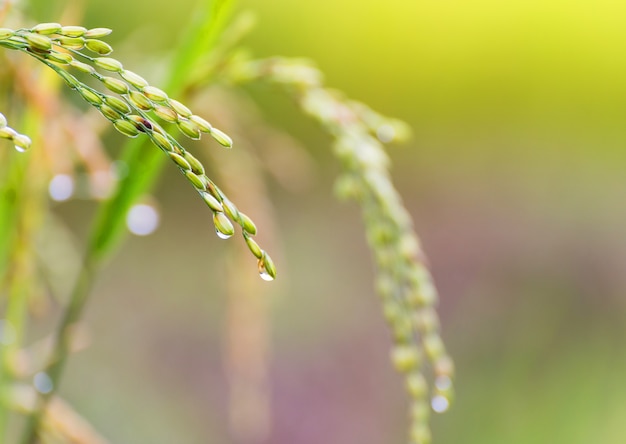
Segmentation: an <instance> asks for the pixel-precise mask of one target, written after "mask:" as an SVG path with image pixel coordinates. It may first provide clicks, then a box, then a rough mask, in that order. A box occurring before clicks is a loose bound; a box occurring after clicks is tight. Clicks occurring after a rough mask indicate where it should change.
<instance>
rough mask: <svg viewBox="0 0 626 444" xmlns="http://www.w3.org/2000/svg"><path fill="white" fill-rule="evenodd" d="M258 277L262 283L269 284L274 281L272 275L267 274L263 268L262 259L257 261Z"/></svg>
mask: <svg viewBox="0 0 626 444" xmlns="http://www.w3.org/2000/svg"><path fill="white" fill-rule="evenodd" d="M259 276H261V279H263V280H264V281H268V282H269V281H273V280H274V278H273V277H272V275H271V274H269V273H268V272H267V269H266V268H265V262H263V260H262V259H260V260H259Z"/></svg>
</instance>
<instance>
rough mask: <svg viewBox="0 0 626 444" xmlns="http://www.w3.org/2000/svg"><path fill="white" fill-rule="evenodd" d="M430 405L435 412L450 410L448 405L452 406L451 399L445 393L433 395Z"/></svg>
mask: <svg viewBox="0 0 626 444" xmlns="http://www.w3.org/2000/svg"><path fill="white" fill-rule="evenodd" d="M430 405H431V406H432V408H433V410H434V411H435V412H437V413H443V412H445V411H446V410H448V407H450V401H448V398H446V397H445V396H443V395H436V396H433V399H432V400H431V401H430Z"/></svg>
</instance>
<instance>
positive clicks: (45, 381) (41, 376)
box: [33, 372, 54, 394]
mask: <svg viewBox="0 0 626 444" xmlns="http://www.w3.org/2000/svg"><path fill="white" fill-rule="evenodd" d="M33 385H34V386H35V389H36V390H37V391H38V392H39V393H43V394H46V393H50V392H51V391H52V389H53V388H54V384H52V379H50V376H48V374H47V373H45V372H39V373H37V374H36V375H35V376H34V377H33Z"/></svg>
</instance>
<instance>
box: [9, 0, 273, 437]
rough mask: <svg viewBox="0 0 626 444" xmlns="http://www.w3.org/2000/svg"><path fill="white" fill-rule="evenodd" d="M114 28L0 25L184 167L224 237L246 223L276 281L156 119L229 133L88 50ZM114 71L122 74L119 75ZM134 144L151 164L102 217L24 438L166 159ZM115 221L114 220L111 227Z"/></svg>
mask: <svg viewBox="0 0 626 444" xmlns="http://www.w3.org/2000/svg"><path fill="white" fill-rule="evenodd" d="M228 3H229V2H217V3H216V5H217V6H216V8H215V9H216V10H219V11H222V10H224V5H226V4H228ZM209 17H210V14H209ZM205 23H206V22H205ZM218 23H220V22H219V21H218ZM204 29H206V26H205V24H201V26H199V28H198V30H199V31H202V30H204ZM110 32H111V31H110V30H109V29H106V28H96V29H90V30H88V29H85V28H83V27H80V26H61V25H59V24H57V23H43V24H40V25H37V26H35V27H34V28H30V29H18V30H15V31H14V30H10V29H6V28H0V46H3V47H5V48H8V49H14V50H21V51H23V52H26V53H28V54H29V55H31V56H33V57H34V58H36V59H37V60H39V61H40V62H42V63H43V64H45V65H47V66H48V67H50V68H51V69H52V70H54V71H55V72H56V73H57V74H58V75H59V76H60V77H61V78H62V79H63V80H64V81H65V82H66V83H67V84H68V86H70V88H72V89H74V90H76V91H77V92H78V93H79V94H80V95H81V96H82V97H83V98H84V99H85V100H86V101H87V102H88V103H89V104H90V105H92V106H94V107H95V108H97V109H98V110H99V111H100V112H101V113H102V114H103V115H104V117H106V118H107V119H109V120H110V121H111V122H113V125H114V126H115V128H116V129H117V130H118V131H119V132H121V133H122V134H124V135H126V136H128V137H130V138H135V137H137V136H139V135H140V134H145V135H146V136H148V138H149V140H150V141H151V142H152V143H153V144H154V145H156V146H157V147H158V148H160V149H161V150H162V151H164V152H165V153H166V154H167V156H168V157H169V158H170V159H171V160H172V161H173V162H174V163H175V164H176V165H177V167H178V168H179V170H180V171H181V172H182V173H183V174H184V175H185V176H186V178H187V179H188V181H189V182H190V183H191V184H192V185H193V186H194V188H195V189H196V191H197V192H198V193H199V194H200V196H201V197H202V199H203V200H204V201H205V202H206V204H207V205H208V206H209V208H210V209H211V210H212V212H213V222H214V226H215V229H216V232H217V234H218V236H219V237H221V238H229V237H231V236H232V235H233V234H234V231H235V230H234V226H233V223H235V224H238V225H239V226H240V227H241V229H242V233H243V237H244V239H245V242H246V245H247V246H248V249H249V250H250V251H251V252H252V254H253V255H254V256H255V257H256V258H257V260H258V266H259V272H260V275H261V277H262V278H264V279H265V280H272V279H274V278H275V276H276V268H275V266H274V264H273V261H272V260H271V258H270V256H269V255H268V254H267V252H265V251H264V250H263V249H261V248H260V247H259V245H258V244H257V243H256V242H255V241H254V239H253V238H252V236H253V235H255V234H256V226H255V225H254V223H253V221H252V220H251V219H250V218H249V217H247V216H246V215H245V214H244V213H242V212H240V211H239V210H238V209H237V207H236V206H235V205H234V204H233V203H232V202H231V201H230V200H229V199H228V198H227V197H226V196H225V195H224V193H223V192H222V191H221V190H220V189H219V188H218V187H217V186H216V185H215V184H214V183H213V182H212V181H211V180H210V179H209V178H208V177H207V176H206V174H205V169H204V166H203V165H202V164H201V163H200V162H199V161H198V160H197V159H196V158H195V157H194V156H192V155H191V154H190V153H189V152H188V151H186V150H185V149H184V148H183V146H182V145H181V144H180V143H179V142H178V141H177V140H176V139H175V138H174V137H172V136H171V135H170V134H169V133H168V132H166V131H165V130H164V129H163V127H162V126H161V125H159V123H157V120H156V119H155V118H158V119H160V120H162V121H164V122H165V123H173V124H175V125H176V126H177V127H178V129H179V131H180V132H181V133H182V134H183V135H185V136H188V137H190V138H191V139H199V138H200V136H201V134H202V133H208V134H210V135H211V136H212V137H213V138H214V139H215V140H216V141H217V142H219V143H220V144H221V145H224V146H226V147H229V148H230V147H231V146H232V141H231V139H230V138H229V137H228V136H227V135H226V134H224V133H223V132H222V131H220V130H218V129H216V128H213V127H212V126H211V125H210V124H209V123H208V122H207V121H206V120H204V119H202V118H201V117H199V116H197V115H194V114H193V113H192V112H191V111H190V110H189V109H188V108H187V107H186V106H185V105H183V104H182V103H180V102H178V101H176V100H174V99H171V98H169V97H168V95H167V94H166V93H165V92H164V91H162V90H160V89H158V88H156V87H153V86H151V85H149V84H148V82H146V81H145V80H144V79H143V78H142V77H141V76H139V75H137V74H135V73H133V72H131V71H129V70H126V69H124V67H123V66H122V64H121V63H120V62H119V61H117V60H115V59H112V58H108V57H92V56H89V55H88V54H86V53H83V52H81V50H83V49H87V50H88V51H91V52H92V53H95V54H96V55H99V56H105V55H108V54H109V53H110V52H111V51H112V49H111V47H110V46H109V45H108V44H107V43H105V42H104V41H102V40H100V38H102V37H105V36H106V35H108V34H109V33H110ZM202 35H203V36H206V35H207V34H206V33H203V34H202ZM208 35H209V38H206V37H203V38H198V39H196V40H195V41H194V43H196V44H195V45H191V46H192V47H193V49H194V50H195V51H196V53H195V54H190V53H189V52H187V53H186V54H185V55H186V56H187V59H185V60H186V61H187V63H186V64H181V65H178V67H177V69H176V71H175V72H174V73H173V74H172V77H171V78H172V79H173V80H175V79H177V78H180V76H182V75H183V73H184V69H183V68H184V67H185V66H186V67H189V64H190V61H191V62H193V61H196V60H197V59H198V57H199V56H200V54H201V52H202V50H206V49H207V48H206V46H207V45H210V44H212V43H213V42H214V39H215V36H216V35H217V33H216V32H213V33H208ZM196 37H197V35H196ZM198 42H200V43H198ZM81 60H82V61H81ZM69 68H73V69H75V70H76V71H78V72H79V73H83V74H87V75H90V76H92V77H94V78H96V79H97V80H99V81H100V82H101V83H102V85H103V86H104V87H106V89H108V90H109V91H110V92H112V93H115V94H116V95H113V94H110V93H103V92H100V91H98V90H96V89H94V88H92V87H90V86H88V85H86V84H85V83H83V82H82V81H80V80H79V79H78V77H76V76H75V75H73V74H71V73H70V72H69ZM101 71H105V73H104V74H103V73H102V72H101ZM109 73H115V74H118V77H114V76H112V75H110V74H109ZM9 135H10V136H11V138H12V140H13V142H14V143H16V145H17V144H18V143H22V144H24V143H25V142H24V141H22V140H21V139H20V136H19V135H18V134H12V133H9ZM133 146H134V147H135V148H134V149H133V150H131V151H130V152H131V154H130V156H131V157H130V162H129V166H133V167H136V166H138V165H139V166H141V167H144V168H146V167H147V169H144V171H143V172H144V173H145V174H144V175H143V176H141V175H140V177H139V179H138V180H131V181H130V184H129V187H128V188H122V187H123V186H124V184H123V183H122V184H121V186H120V192H118V194H117V195H116V197H115V198H114V199H113V201H112V204H111V205H109V206H107V207H105V209H104V210H103V211H102V212H101V213H100V214H99V216H98V217H97V219H96V222H95V225H94V230H93V231H92V235H91V237H90V241H89V244H88V247H87V251H86V254H85V257H84V263H83V269H82V270H81V273H80V276H79V278H78V281H77V283H76V286H75V287H74V290H73V293H72V295H71V298H70V303H69V305H68V307H67V309H66V311H65V313H64V315H63V318H62V321H61V325H60V327H59V331H58V333H57V342H56V347H55V349H54V353H53V356H52V360H51V364H50V366H49V367H48V369H47V374H48V376H49V377H50V380H51V382H52V387H53V389H52V390H51V391H50V392H48V393H46V394H44V395H42V396H41V397H40V399H39V403H38V406H37V408H36V409H35V410H34V413H33V414H32V415H31V417H30V419H29V420H28V423H27V427H26V432H25V434H24V438H23V440H22V442H23V443H33V442H35V440H36V435H37V430H38V428H39V424H40V421H41V418H42V414H43V411H44V410H45V407H46V405H47V402H48V400H49V399H50V398H51V396H52V395H53V393H54V392H55V390H56V388H57V386H58V383H59V381H60V376H61V373H62V371H63V368H64V364H65V361H66V359H67V355H68V351H69V343H70V336H71V328H72V325H74V324H75V323H76V322H77V321H78V320H79V319H80V316H81V313H82V310H83V307H84V305H85V302H86V300H87V296H88V294H89V291H90V289H91V287H92V285H93V282H94V277H95V275H96V273H97V270H98V269H99V267H100V265H101V262H102V260H103V258H104V257H105V256H106V254H107V253H109V252H110V251H111V249H112V246H113V245H114V244H115V240H117V239H118V238H119V237H120V232H121V229H120V222H119V221H120V220H123V217H120V214H121V213H123V212H125V210H126V209H128V207H129V206H130V204H131V203H132V202H133V201H134V199H135V198H136V197H137V196H139V195H140V194H141V193H143V192H145V190H146V189H147V188H148V187H149V186H150V185H151V183H152V182H154V179H155V178H156V175H157V173H158V170H159V168H160V164H161V163H162V161H160V160H156V159H157V158H156V157H155V156H150V158H149V160H146V159H143V158H141V156H140V154H141V153H142V152H143V147H142V146H141V144H139V143H137V144H135V145H133ZM132 173H133V171H132V169H131V174H129V175H128V177H131V178H132V177H134V176H133V174H132ZM115 221H117V222H116V223H115ZM109 224H111V225H113V224H114V226H113V227H111V226H109Z"/></svg>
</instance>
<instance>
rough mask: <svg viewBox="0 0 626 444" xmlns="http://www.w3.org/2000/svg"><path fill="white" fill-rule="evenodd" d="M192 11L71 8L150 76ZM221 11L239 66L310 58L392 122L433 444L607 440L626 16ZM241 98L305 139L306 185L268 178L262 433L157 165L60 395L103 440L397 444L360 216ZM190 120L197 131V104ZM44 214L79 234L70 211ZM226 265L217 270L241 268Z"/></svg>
mask: <svg viewBox="0 0 626 444" xmlns="http://www.w3.org/2000/svg"><path fill="white" fill-rule="evenodd" d="M64 3H65V2H61V1H59V2H47V1H44V0H38V1H32V2H31V5H30V10H29V13H30V15H31V16H32V17H33V20H35V21H55V20H58V14H59V12H60V11H61V10H63V9H64ZM195 3H196V2H194V1H192V0H177V1H175V2H171V1H159V0H153V1H151V2H128V1H120V0H110V1H106V2H86V3H85V5H84V17H85V19H84V20H82V23H81V24H83V25H85V26H87V27H99V26H104V27H109V28H112V29H114V30H115V32H114V33H113V34H112V36H111V38H110V39H109V41H110V42H111V43H112V45H113V46H114V48H116V53H115V55H116V57H118V58H119V59H120V60H124V61H125V63H126V61H128V64H129V65H130V66H132V68H133V69H134V70H136V71H137V72H140V73H142V75H144V74H145V77H146V78H148V80H150V81H155V82H157V81H158V80H160V79H159V78H158V75H159V74H158V72H156V73H155V72H153V73H152V74H151V72H150V71H149V70H146V69H145V68H144V69H142V67H145V66H150V63H151V61H154V60H157V59H159V58H161V57H163V56H167V55H168V54H169V52H170V51H171V50H172V49H173V48H174V47H175V44H176V42H177V40H178V38H179V37H180V35H181V33H182V32H183V31H184V30H185V29H186V27H187V26H189V21H190V12H191V11H193V10H194V4H195ZM238 9H239V10H241V11H245V10H250V11H252V12H253V13H254V14H255V15H256V17H257V25H256V27H255V28H254V30H253V31H252V32H251V34H250V35H249V36H248V37H247V38H246V40H245V41H244V46H246V47H247V48H249V49H250V51H251V52H252V53H253V54H254V55H256V56H259V57H265V56H271V55H285V56H303V57H307V58H311V59H313V60H315V61H316V62H317V64H318V65H319V67H320V68H321V69H322V71H323V72H324V73H325V75H326V82H327V84H328V85H329V86H331V87H333V88H338V89H341V90H343V91H345V92H346V93H347V94H348V95H349V96H350V97H352V98H354V99H357V100H360V101H363V102H365V103H367V104H369V105H370V106H372V107H373V108H374V109H376V110H378V111H380V112H382V113H385V114H388V115H392V116H394V117H398V118H401V119H403V120H405V121H406V122H408V123H409V124H410V125H411V127H412V128H413V130H414V137H413V139H412V140H411V141H410V142H409V143H408V144H406V145H404V146H400V147H392V148H391V149H390V156H391V159H392V161H393V163H394V167H393V170H392V173H393V175H394V178H395V183H396V185H397V186H398V188H399V190H400V192H401V194H402V196H403V198H404V200H405V203H406V205H407V207H408V209H409V210H410V212H411V214H412V215H413V217H414V219H415V225H416V229H417V232H418V234H419V235H420V236H421V238H422V241H423V244H424V247H425V249H426V252H427V254H428V255H429V258H430V263H431V268H432V272H433V275H434V277H435V280H436V283H437V285H438V288H439V290H440V294H441V303H440V313H441V316H442V323H443V337H444V339H445V340H446V341H447V343H448V346H449V349H450V352H451V354H452V356H453V357H454V358H455V361H456V366H457V374H458V377H457V382H456V390H457V394H456V401H455V404H454V406H453V408H452V409H451V410H450V411H449V412H448V413H446V414H444V415H438V416H436V417H435V418H434V419H433V431H434V436H435V440H434V442H435V443H439V444H453V443H461V442H463V443H467V444H470V443H477V444H478V443H480V444H503V443H506V444H516V443H519V444H522V443H524V444H527V443H533V444H541V443H545V444H553V443H569V444H588V443H596V442H597V443H605V444H609V443H615V444H618V443H623V442H625V441H626V425H624V424H625V423H624V420H623V418H624V416H625V415H626V385H625V384H623V375H624V374H625V373H626V354H625V353H624V352H623V338H624V334H625V333H626V331H625V330H626V328H625V325H626V322H625V321H626V297H625V296H626V294H625V290H626V273H624V265H625V264H626V201H625V199H624V195H625V194H626V174H624V171H626V125H625V122H626V57H625V56H624V55H623V53H624V47H625V46H626V26H624V17H625V16H626V4H625V3H623V2H618V1H608V0H595V1H584V0H580V1H575V0H574V1H571V0H570V1H556V0H542V1H539V0H526V1H515V0H510V1H507V2H498V1H486V0H483V1H473V2H470V1H458V0H447V1H432V0H431V1H423V0H387V1H385V2H359V1H355V0H333V1H330V0H318V1H315V2H312V1H299V2H294V1H287V0H268V1H264V2H255V1H250V0H242V1H240V2H239V6H238ZM78 19H79V20H80V16H79V17H78ZM246 92H247V94H248V95H249V96H250V97H252V98H253V99H254V101H255V103H256V106H257V107H258V108H259V109H260V110H261V111H262V116H263V117H262V118H263V119H265V121H266V122H269V124H271V125H272V126H273V127H275V128H280V129H281V130H283V131H284V132H286V133H288V134H289V135H290V136H292V137H293V138H294V143H298V144H301V145H302V146H303V147H304V149H305V150H306V152H307V153H308V155H309V157H310V160H307V162H310V163H307V168H308V169H307V171H309V170H310V171H311V173H310V176H311V178H310V180H309V181H305V182H304V184H303V185H302V186H295V187H292V188H291V189H289V188H284V187H282V186H280V184H278V183H276V182H272V180H271V179H270V181H269V182H270V183H269V190H270V191H269V193H270V194H269V196H270V198H271V201H272V202H273V205H274V209H275V215H274V216H273V217H274V221H275V224H276V236H277V238H278V245H279V248H280V251H282V253H280V254H279V257H277V258H276V259H277V265H278V267H279V279H278V280H277V281H276V282H275V283H274V284H267V283H265V282H262V281H260V280H259V283H258V285H259V290H258V295H259V296H262V297H263V298H265V299H266V302H263V303H262V304H265V303H267V310H268V313H269V320H268V325H269V329H270V330H269V331H270V339H271V341H270V345H269V350H268V351H267V355H266V358H267V360H268V367H267V368H268V370H267V371H268V373H267V375H265V376H264V377H263V378H262V380H263V381H265V382H264V384H265V386H264V388H263V390H264V391H263V399H264V400H265V401H267V402H268V403H269V404H263V405H261V406H260V407H259V412H258V414H259V415H260V416H263V418H264V419H263V418H262V419H261V420H259V421H260V423H263V421H266V422H267V424H269V429H263V427H262V426H261V429H260V430H265V432H263V433H261V432H259V434H258V435H257V436H256V437H250V436H247V437H240V438H237V435H236V433H235V435H233V433H232V432H231V431H230V429H231V428H232V426H231V425H229V424H231V423H232V417H231V416H232V414H233V413H232V412H230V410H229V403H230V402H231V401H229V400H230V399H231V397H232V392H231V390H232V384H231V382H232V381H230V379H231V378H229V367H228V362H229V358H228V353H227V350H228V346H227V344H228V337H229V336H228V334H227V331H228V322H229V319H231V318H230V317H229V313H231V312H230V311H229V310H230V309H229V308H228V307H229V306H230V305H229V304H231V303H232V301H230V302H229V297H228V296H227V293H228V285H227V281H226V279H225V269H226V265H225V264H227V263H228V262H229V261H232V255H233V250H234V249H235V243H236V242H234V241H231V242H223V241H220V240H219V239H217V238H216V237H215V236H214V235H213V229H212V228H211V221H210V213H209V214H207V213H208V212H207V210H206V208H204V207H203V205H202V204H201V203H200V202H198V200H197V198H196V196H194V193H192V192H191V191H190V190H189V187H188V185H187V184H186V183H185V182H184V180H183V179H182V178H181V177H179V176H180V175H178V174H177V173H176V172H175V171H173V169H172V168H167V169H166V173H165V175H164V177H163V178H162V180H161V181H160V185H159V187H158V189H157V190H156V191H155V198H156V200H157V201H158V207H159V209H160V211H161V217H162V221H161V227H160V228H159V230H158V231H157V232H156V233H155V234H154V235H153V236H149V237H145V238H144V237H135V238H131V239H129V241H128V242H127V243H126V244H125V246H124V247H123V249H122V251H121V252H119V253H118V254H117V255H116V256H115V257H114V258H113V260H112V261H111V263H110V265H109V266H108V268H107V269H106V271H105V272H104V273H103V274H102V276H101V277H100V279H99V282H98V286H97V288H96V290H95V292H94V295H93V297H92V300H91V302H90V304H89V307H88V313H87V318H88V320H89V323H90V326H91V329H92V334H91V336H92V344H91V346H90V348H89V349H87V350H85V351H83V352H81V353H79V354H77V355H75V356H73V357H72V358H71V360H70V365H69V368H68V373H67V375H66V377H65V379H64V383H63V386H62V389H61V393H62V394H63V395H64V396H65V397H66V398H67V399H68V400H70V401H71V402H72V403H73V405H74V406H75V407H76V408H77V410H78V411H80V412H81V413H82V414H83V415H84V416H85V417H87V418H88V419H89V420H90V421H91V422H92V423H93V424H94V426H95V427H96V428H97V429H98V430H100V431H101V432H102V433H103V434H104V435H105V436H107V437H108V438H109V439H110V440H111V442H115V443H122V442H123V443H128V444H145V443H151V444H173V443H185V444H187V443H189V444H192V443H198V444H204V443H214V442H215V443H225V442H233V443H237V442H241V443H242V444H254V443H273V444H319V443H333V444H334V443H341V444H344V443H345V444H351V443H359V444H380V443H396V442H398V443H399V442H404V441H405V440H406V438H405V433H406V432H405V429H406V426H407V424H408V420H407V418H406V413H405V408H406V402H407V400H406V399H405V394H404V390H403V387H402V381H401V378H400V377H399V376H397V375H396V374H395V372H394V371H393V370H392V368H391V365H390V364H389V362H388V361H389V360H388V350H389V347H390V343H391V341H390V338H389V333H388V331H387V327H386V326H385V324H384V321H383V319H382V314H381V307H380V301H379V299H378V297H377V296H376V295H375V292H374V290H373V287H374V286H373V281H374V276H373V266H372V263H371V259H370V254H369V252H368V250H367V247H366V244H365V240H364V234H363V229H362V224H361V221H360V215H359V213H358V210H357V208H356V206H355V205H354V204H352V203H348V204H346V203H340V202H337V201H336V200H335V199H334V198H333V196H332V182H333V179H334V177H335V176H336V174H337V172H338V169H339V168H338V165H337V163H336V162H335V160H334V159H333V157H332V153H331V149H330V140H329V138H328V137H327V136H325V135H323V134H322V132H321V131H320V130H319V128H317V126H316V125H315V124H313V123H311V122H309V121H308V120H307V119H306V118H305V117H303V116H300V115H299V114H298V113H297V112H296V108H295V106H294V105H293V104H291V103H290V102H289V100H288V99H287V98H286V97H285V96H284V95H283V93H282V92H281V91H279V90H278V89H273V88H268V87H261V86H251V87H248V88H246ZM203 106H206V107H207V108H208V109H211V112H212V113H214V115H215V116H220V109H219V101H218V100H216V101H215V103H214V104H213V103H211V102H209V103H206V104H204V105H203ZM223 129H224V130H225V131H227V132H230V131H235V132H236V131H241V130H233V129H231V128H228V127H224V128H223ZM261 142H262V141H259V143H260V144H261ZM207 149H208V148H207ZM234 149H235V150H236V149H238V147H237V143H235V148H234ZM241 149H244V148H243V147H242V148H241ZM196 150H197V148H196ZM113 151H115V149H113ZM229 155H230V154H229V153H224V154H219V155H218V156H220V158H225V156H229ZM307 159H308V158H307ZM281 165H284V166H283V167H284V168H290V166H289V164H286V165H285V164H284V162H283V163H282V164H281ZM215 170H219V165H217V166H216V167H215ZM230 181H231V184H230V186H231V187H236V184H237V177H233V178H231V179H230ZM56 212H57V213H58V214H59V215H60V216H61V217H62V218H63V219H64V220H65V221H66V222H67V223H68V224H69V225H70V226H72V227H73V228H74V229H75V230H76V232H77V233H78V234H79V235H80V234H81V233H84V231H85V228H84V227H85V224H86V221H87V220H88V218H89V217H90V216H91V214H92V212H93V205H91V204H88V203H85V202H81V201H71V202H68V203H63V204H58V206H57V207H56ZM251 215H252V216H253V217H259V218H260V217H263V216H262V215H258V214H251ZM260 229H261V230H262V229H263V226H262V225H261V226H260ZM248 265H249V267H243V268H241V270H240V273H241V274H242V275H247V274H250V275H254V274H256V271H255V269H254V263H253V261H250V263H249V264H248ZM261 292H262V294H261ZM231 297H232V296H231ZM251 297H252V300H254V295H253V296H251ZM255 303H258V301H257V302H255ZM231 314H232V313H231ZM48 327H49V326H47V325H42V326H40V330H41V331H44V330H46V328H48ZM244 360H245V359H244ZM261 410H262V411H261ZM229 412H230V413H229ZM234 414H235V415H237V413H236V412H235V413H234ZM229 417H231V419H229ZM251 427H254V426H251ZM238 440H239V441H238Z"/></svg>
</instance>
